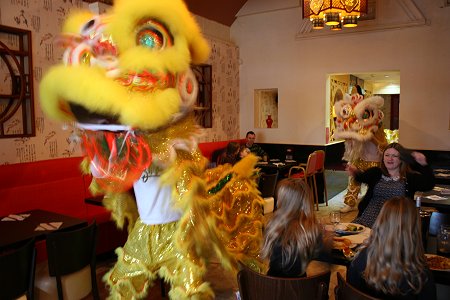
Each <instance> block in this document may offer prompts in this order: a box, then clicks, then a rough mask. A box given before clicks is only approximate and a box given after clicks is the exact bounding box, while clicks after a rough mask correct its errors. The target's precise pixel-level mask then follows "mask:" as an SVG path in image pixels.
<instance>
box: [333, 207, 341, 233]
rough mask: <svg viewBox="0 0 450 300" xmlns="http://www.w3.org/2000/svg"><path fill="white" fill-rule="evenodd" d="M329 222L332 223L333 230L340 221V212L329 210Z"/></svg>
mask: <svg viewBox="0 0 450 300" xmlns="http://www.w3.org/2000/svg"><path fill="white" fill-rule="evenodd" d="M330 222H331V224H333V228H334V230H336V226H337V225H338V224H339V223H340V222H341V212H340V211H332V212H330Z"/></svg>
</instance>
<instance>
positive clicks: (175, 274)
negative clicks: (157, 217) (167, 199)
mask: <svg viewBox="0 0 450 300" xmlns="http://www.w3.org/2000/svg"><path fill="white" fill-rule="evenodd" d="M177 226H178V222H171V223H168V224H159V225H147V224H144V223H143V222H142V221H141V220H139V219H138V220H137V222H136V225H135V227H134V228H133V231H132V232H131V233H130V236H129V238H128V240H127V242H126V244H125V245H124V247H123V248H118V249H117V250H116V253H117V254H118V260H117V262H116V264H115V266H114V267H113V268H112V269H111V270H110V271H109V272H108V273H107V274H105V276H104V277H103V280H104V281H105V282H106V283H107V285H108V286H109V289H110V296H109V298H108V299H142V298H144V297H146V296H147V291H148V288H149V287H150V286H152V285H153V283H154V280H155V279H156V278H157V277H158V276H159V277H161V278H163V279H164V280H165V281H166V282H169V283H170V284H171V291H170V292H169V296H170V298H171V299H213V297H214V293H213V291H212V290H211V288H210V287H209V284H208V283H205V282H203V281H202V280H203V276H204V274H205V273H206V267H205V264H204V263H203V261H201V260H199V259H198V260H197V259H193V258H192V257H189V255H187V254H186V253H183V251H180V249H178V248H177V247H176V242H175V239H174V234H175V231H176V229H177ZM188 257H189V258H188Z"/></svg>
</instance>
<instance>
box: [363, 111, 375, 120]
mask: <svg viewBox="0 0 450 300" xmlns="http://www.w3.org/2000/svg"><path fill="white" fill-rule="evenodd" d="M371 117H373V111H371V110H368V109H366V110H364V113H363V115H362V118H363V120H367V119H369V118H371Z"/></svg>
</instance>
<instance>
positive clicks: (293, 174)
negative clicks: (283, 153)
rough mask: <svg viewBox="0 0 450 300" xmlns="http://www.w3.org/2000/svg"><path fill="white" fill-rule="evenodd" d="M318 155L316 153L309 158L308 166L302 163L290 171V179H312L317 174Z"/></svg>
mask: <svg viewBox="0 0 450 300" xmlns="http://www.w3.org/2000/svg"><path fill="white" fill-rule="evenodd" d="M316 161H317V153H316V152H315V151H314V152H312V153H311V154H309V156H308V161H307V162H306V164H304V163H302V164H300V165H298V166H293V167H291V168H290V169H289V174H288V177H290V178H305V179H306V178H307V177H312V176H313V175H314V174H315V172H316Z"/></svg>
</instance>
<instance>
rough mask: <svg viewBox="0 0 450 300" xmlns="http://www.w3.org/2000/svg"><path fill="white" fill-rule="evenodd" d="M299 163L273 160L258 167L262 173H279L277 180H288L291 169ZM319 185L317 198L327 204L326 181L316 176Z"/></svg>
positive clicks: (261, 163) (260, 163)
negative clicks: (325, 197) (325, 199)
mask: <svg viewBox="0 0 450 300" xmlns="http://www.w3.org/2000/svg"><path fill="white" fill-rule="evenodd" d="M298 165H299V163H298V162H297V161H295V160H285V161H281V160H279V159H271V160H270V161H269V162H259V163H258V164H257V165H256V167H257V168H259V169H261V172H266V173H275V172H276V171H278V178H277V180H281V179H283V178H287V176H288V174H289V170H290V169H291V167H294V166H298ZM316 183H317V196H318V200H319V203H325V201H324V189H325V188H324V181H323V176H316Z"/></svg>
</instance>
